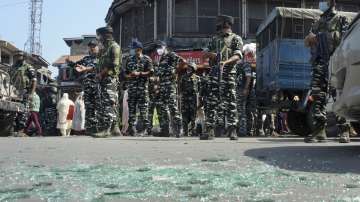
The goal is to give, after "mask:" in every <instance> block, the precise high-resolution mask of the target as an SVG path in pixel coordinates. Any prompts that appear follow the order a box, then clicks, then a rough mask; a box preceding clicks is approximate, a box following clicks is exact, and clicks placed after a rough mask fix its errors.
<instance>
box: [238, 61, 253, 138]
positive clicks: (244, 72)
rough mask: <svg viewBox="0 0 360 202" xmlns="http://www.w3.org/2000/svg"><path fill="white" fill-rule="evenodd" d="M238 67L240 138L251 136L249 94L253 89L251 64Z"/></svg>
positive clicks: (240, 64)
mask: <svg viewBox="0 0 360 202" xmlns="http://www.w3.org/2000/svg"><path fill="white" fill-rule="evenodd" d="M236 67H237V79H236V95H237V96H236V103H237V112H238V116H239V131H238V136H240V137H243V136H247V135H248V134H249V132H250V131H249V130H248V125H247V122H248V110H247V106H248V100H249V93H250V91H251V89H252V82H253V79H252V71H251V64H250V63H249V62H247V61H244V62H242V63H239V64H237V65H236Z"/></svg>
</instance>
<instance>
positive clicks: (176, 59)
mask: <svg viewBox="0 0 360 202" xmlns="http://www.w3.org/2000/svg"><path fill="white" fill-rule="evenodd" d="M156 52H157V54H158V55H159V56H160V60H159V78H160V101H161V105H160V108H161V109H160V114H159V116H160V119H161V120H162V121H161V122H160V128H161V135H162V136H166V137H169V136H170V133H169V123H170V118H169V114H170V116H171V120H173V124H171V126H172V129H173V133H174V135H175V136H176V137H180V136H182V120H181V115H180V112H179V107H178V105H177V91H176V89H177V82H176V72H177V66H178V65H179V64H180V63H184V62H185V60H184V59H183V58H181V57H180V56H178V55H177V54H176V53H174V52H172V51H170V50H169V49H168V48H167V46H166V43H165V42H163V41H158V42H157V43H156Z"/></svg>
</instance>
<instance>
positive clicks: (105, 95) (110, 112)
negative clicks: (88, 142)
mask: <svg viewBox="0 0 360 202" xmlns="http://www.w3.org/2000/svg"><path fill="white" fill-rule="evenodd" d="M96 34H97V37H98V39H99V42H100V43H101V44H102V46H103V49H102V50H100V52H99V57H98V59H99V60H98V65H97V74H96V78H97V80H98V81H99V88H100V89H99V90H100V93H99V95H100V98H99V102H100V104H98V105H96V106H97V108H96V111H97V112H98V113H97V114H96V115H97V117H98V125H97V127H98V132H97V133H96V134H95V135H94V137H108V136H111V135H112V134H113V133H112V129H114V128H115V126H116V125H117V124H118V102H119V101H118V99H119V95H118V78H119V72H120V66H121V49H120V46H119V45H118V44H117V43H116V42H115V40H114V38H113V35H112V34H113V30H112V28H111V27H101V28H99V29H97V30H96Z"/></svg>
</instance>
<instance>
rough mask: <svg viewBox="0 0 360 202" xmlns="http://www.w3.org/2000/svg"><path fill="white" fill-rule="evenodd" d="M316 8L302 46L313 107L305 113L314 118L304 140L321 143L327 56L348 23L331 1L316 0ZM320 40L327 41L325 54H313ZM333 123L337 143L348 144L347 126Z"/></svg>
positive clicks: (322, 137)
mask: <svg viewBox="0 0 360 202" xmlns="http://www.w3.org/2000/svg"><path fill="white" fill-rule="evenodd" d="M319 9H320V10H321V11H323V14H321V16H320V19H319V20H318V21H316V22H315V23H314V24H313V26H312V28H311V30H310V33H309V35H308V36H306V38H305V41H304V42H305V45H306V46H308V47H310V48H311V49H312V51H311V52H312V53H315V54H312V59H311V63H312V67H313V71H312V81H311V85H310V86H311V97H312V99H313V100H314V101H313V106H312V107H310V108H309V110H310V111H309V113H311V114H312V115H313V117H314V119H315V120H314V121H315V123H316V124H315V125H316V127H314V129H315V130H314V131H313V132H312V134H310V135H309V136H308V137H305V139H304V141H305V142H306V143H313V142H325V141H326V139H327V137H326V132H325V124H326V121H327V120H326V119H327V118H326V104H327V96H328V95H329V92H328V71H329V70H328V67H329V60H330V56H331V55H332V54H333V52H334V51H335V49H336V48H337V46H338V45H339V44H340V42H341V38H342V36H343V34H344V33H345V31H346V30H347V28H348V25H349V19H348V18H347V17H345V16H341V15H340V14H338V13H337V12H336V10H335V0H320V2H319ZM322 41H325V42H324V43H327V46H328V52H329V53H330V54H329V55H328V56H323V54H316V53H317V52H318V51H317V49H318V47H320V46H322V45H319V44H320V43H321V42H322ZM337 123H338V126H339V129H340V130H339V131H340V140H339V141H340V143H349V142H350V138H349V135H350V134H349V133H350V125H349V124H347V122H346V119H345V118H342V117H337Z"/></svg>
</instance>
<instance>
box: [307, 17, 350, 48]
mask: <svg viewBox="0 0 360 202" xmlns="http://www.w3.org/2000/svg"><path fill="white" fill-rule="evenodd" d="M346 22H347V19H346V17H345V16H341V15H339V14H337V13H328V14H324V15H322V16H321V18H320V19H319V21H318V22H317V23H316V24H315V26H314V27H313V32H315V34H317V33H319V32H323V33H328V34H327V35H328V43H329V49H330V50H329V51H330V53H333V52H334V50H335V49H336V47H338V46H339V44H340V42H341V37H342V36H341V34H342V32H344V31H345V30H343V29H344V27H345V26H346V25H345V24H344V23H346Z"/></svg>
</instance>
